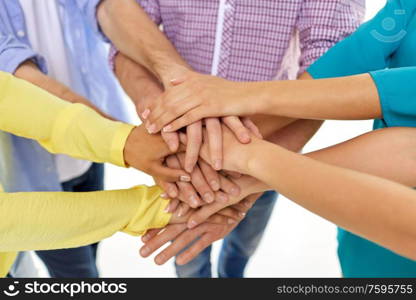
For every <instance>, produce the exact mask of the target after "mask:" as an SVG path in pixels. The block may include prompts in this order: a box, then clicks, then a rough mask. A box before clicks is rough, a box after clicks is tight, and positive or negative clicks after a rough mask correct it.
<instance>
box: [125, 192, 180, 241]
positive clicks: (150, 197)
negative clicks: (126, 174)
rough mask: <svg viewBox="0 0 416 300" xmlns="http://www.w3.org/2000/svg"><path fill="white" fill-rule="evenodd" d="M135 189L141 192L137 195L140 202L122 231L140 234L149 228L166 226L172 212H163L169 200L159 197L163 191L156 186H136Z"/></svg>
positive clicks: (135, 234)
mask: <svg viewBox="0 0 416 300" xmlns="http://www.w3.org/2000/svg"><path fill="white" fill-rule="evenodd" d="M135 189H137V190H138V191H140V192H142V194H141V195H140V196H139V199H141V203H142V204H141V205H140V207H139V208H138V212H137V214H136V215H135V216H134V218H133V219H132V221H131V222H130V223H129V224H128V225H127V226H126V228H124V229H123V232H125V233H127V234H130V235H133V236H140V235H143V234H145V233H146V232H147V231H148V230H150V229H156V228H163V227H165V226H167V225H168V224H169V221H170V219H171V217H172V214H171V213H167V212H165V209H166V208H167V206H168V205H169V200H167V199H163V198H161V197H160V195H161V194H162V192H163V191H162V189H161V188H160V187H158V186H152V187H147V186H138V187H136V188H135ZM135 227H137V228H135Z"/></svg>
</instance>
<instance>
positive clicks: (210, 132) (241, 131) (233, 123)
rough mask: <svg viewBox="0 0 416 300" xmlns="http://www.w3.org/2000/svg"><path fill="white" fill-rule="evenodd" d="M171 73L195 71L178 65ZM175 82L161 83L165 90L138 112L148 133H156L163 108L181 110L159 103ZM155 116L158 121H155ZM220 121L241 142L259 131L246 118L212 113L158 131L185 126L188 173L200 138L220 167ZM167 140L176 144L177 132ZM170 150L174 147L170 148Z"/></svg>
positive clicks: (217, 166) (216, 165) (165, 97)
mask: <svg viewBox="0 0 416 300" xmlns="http://www.w3.org/2000/svg"><path fill="white" fill-rule="evenodd" d="M171 73H172V74H175V75H172V76H178V77H184V76H186V74H189V73H191V74H198V73H195V72H191V71H189V70H187V69H185V68H183V67H180V66H179V67H178V70H177V71H176V72H174V71H172V72H171ZM201 76H203V75H201ZM178 82H179V81H178V80H175V79H174V80H170V81H169V83H164V88H165V92H164V93H162V94H161V95H159V97H156V98H155V99H154V100H153V101H152V102H151V103H149V105H148V107H146V109H145V110H144V111H143V113H142V114H141V118H142V119H143V120H145V124H146V128H147V129H148V131H149V133H157V132H159V131H160V130H161V126H160V124H161V123H160V121H159V118H158V117H157V116H158V115H159V114H162V113H166V111H164V109H174V110H175V111H182V110H181V109H182V108H180V107H176V108H175V105H176V104H178V103H171V102H169V103H170V105H169V106H167V105H162V102H163V101H165V100H166V99H170V98H171V96H170V94H171V93H172V91H173V90H175V89H176V87H175V84H178ZM180 88H182V86H181V87H180ZM186 101H187V99H184V102H186ZM178 105H182V106H183V105H184V104H183V103H182V104H178ZM178 117H179V116H178ZM156 120H157V121H158V122H156ZM222 124H226V125H227V126H228V128H229V129H230V130H231V131H232V132H233V133H234V134H235V136H236V137H237V139H238V140H239V141H240V142H241V143H249V142H250V141H251V138H250V136H251V133H254V134H255V135H260V133H259V130H258V129H257V127H256V126H255V125H254V123H253V122H251V121H250V119H248V118H239V117H235V116H226V117H224V118H222V119H219V118H217V116H216V115H213V116H211V117H207V118H198V119H195V121H194V122H189V123H187V124H186V126H181V127H177V128H176V129H175V130H163V131H162V135H171V134H173V133H176V132H177V131H178V130H179V129H181V128H185V127H186V134H187V137H188V142H187V144H186V156H185V170H186V171H187V172H189V173H191V172H192V170H193V168H194V167H195V165H196V163H197V161H198V156H199V151H200V148H201V145H202V142H203V141H204V142H208V145H209V149H210V156H211V161H212V166H213V168H214V169H215V170H217V171H219V170H221V169H222V168H223V155H222V151H223V144H222V129H221V127H222ZM203 126H205V130H206V132H207V135H206V140H203V135H202V130H203ZM170 140H171V141H170V143H171V144H172V145H175V146H176V145H177V143H178V136H177V135H174V136H170ZM172 150H174V149H173V148H172Z"/></svg>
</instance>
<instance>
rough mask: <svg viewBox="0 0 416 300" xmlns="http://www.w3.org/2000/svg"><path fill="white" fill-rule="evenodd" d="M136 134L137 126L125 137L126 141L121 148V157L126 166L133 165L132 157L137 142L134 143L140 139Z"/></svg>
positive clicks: (135, 150)
mask: <svg viewBox="0 0 416 300" xmlns="http://www.w3.org/2000/svg"><path fill="white" fill-rule="evenodd" d="M138 135H139V127H134V128H133V130H131V132H130V134H129V135H128V137H127V139H126V143H125V145H124V149H123V157H124V163H125V165H126V167H130V166H132V165H133V161H134V157H135V154H137V151H138V147H139V145H138V143H136V141H137V140H140V137H138ZM135 167H136V166H135Z"/></svg>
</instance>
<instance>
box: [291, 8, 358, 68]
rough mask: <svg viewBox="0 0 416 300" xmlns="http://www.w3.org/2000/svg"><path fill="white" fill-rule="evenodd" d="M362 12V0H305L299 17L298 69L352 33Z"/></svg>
mask: <svg viewBox="0 0 416 300" xmlns="http://www.w3.org/2000/svg"><path fill="white" fill-rule="evenodd" d="M364 14H365V1H364V0H351V1H342V0H307V1H304V3H303V6H302V9H301V13H300V16H299V21H298V30H299V39H300V48H301V59H300V73H303V72H304V71H305V70H306V69H307V68H308V67H309V66H310V65H311V64H312V63H314V62H315V61H316V60H317V59H318V58H319V57H321V56H322V55H323V54H324V53H325V52H326V51H328V49H330V48H331V47H332V46H334V45H335V44H336V43H337V42H339V41H341V40H342V39H344V38H346V37H347V36H349V35H350V34H351V33H353V32H354V31H355V30H356V29H357V28H358V26H360V24H361V22H362V21H363V19H364Z"/></svg>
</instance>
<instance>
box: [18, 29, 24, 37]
mask: <svg viewBox="0 0 416 300" xmlns="http://www.w3.org/2000/svg"><path fill="white" fill-rule="evenodd" d="M25 35H26V33H25V32H24V31H23V30H19V31H18V32H17V36H18V37H24V36H25Z"/></svg>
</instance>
